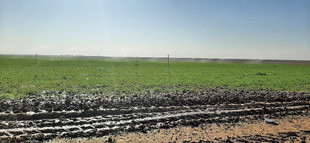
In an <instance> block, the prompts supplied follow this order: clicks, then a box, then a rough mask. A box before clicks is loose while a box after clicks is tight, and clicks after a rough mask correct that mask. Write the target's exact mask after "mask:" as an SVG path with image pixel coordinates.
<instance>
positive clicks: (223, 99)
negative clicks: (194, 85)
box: [0, 90, 310, 142]
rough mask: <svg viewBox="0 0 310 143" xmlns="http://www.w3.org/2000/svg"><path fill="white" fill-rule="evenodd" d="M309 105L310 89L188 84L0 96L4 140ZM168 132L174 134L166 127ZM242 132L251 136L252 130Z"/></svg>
mask: <svg viewBox="0 0 310 143" xmlns="http://www.w3.org/2000/svg"><path fill="white" fill-rule="evenodd" d="M309 107H310V94H309V93H305V92H276V91H235V92H228V91H221V90H203V91H201V92H200V93H196V92H193V91H188V90H184V91H183V92H182V93H166V94H157V95H152V94H150V95H136V96H104V97H102V96H87V95H75V96H66V95H65V93H60V95H41V96H27V97H24V98H20V99H1V100H0V140H1V142H42V141H49V140H52V139H58V138H65V139H72V138H100V137H104V138H105V137H108V136H111V135H117V134H124V135H125V134H127V135H128V134H130V133H147V134H149V133H152V132H154V131H156V130H157V131H159V132H161V131H163V130H165V131H169V130H176V129H180V130H185V132H192V131H191V130H193V129H197V127H200V128H204V129H203V130H206V129H207V128H208V129H210V127H208V126H210V125H211V126H212V125H214V124H217V125H225V126H227V127H230V126H232V125H235V124H237V123H238V124H243V123H245V124H248V123H254V122H258V123H259V122H262V121H264V119H266V118H270V119H274V120H280V119H283V118H286V117H299V116H301V115H303V116H305V118H307V116H306V115H309ZM277 124H278V123H277ZM274 126H276V125H275V124H274ZM189 127H190V128H189ZM187 128H188V129H187ZM166 129H167V130H166ZM240 130H242V129H240ZM303 130H304V131H301V130H300V131H298V132H292V133H291V132H283V134H281V135H280V137H279V138H278V137H277V138H274V139H273V140H274V141H283V140H288V139H287V138H288V136H289V137H290V136H296V135H297V136H301V135H303V134H308V132H309V129H303ZM169 132H170V133H171V132H172V131H169ZM197 134H198V133H197ZM253 135H254V133H253ZM167 136H169V137H170V136H171V135H170V134H168V133H167ZM167 136H166V137H167ZM199 137H201V138H200V140H198V141H199V142H204V141H208V139H207V138H203V137H204V136H199ZM239 137H240V140H241V139H243V140H248V141H251V140H252V138H251V135H249V136H244V135H242V136H239ZM239 137H237V138H236V137H234V138H225V137H219V138H218V141H226V140H227V139H228V140H232V141H237V140H238V139H239ZM305 137H307V136H305ZM262 138H263V139H264V138H265V137H262ZM268 138H269V137H268ZM268 138H267V139H268ZM302 139H303V138H302ZM302 139H301V140H302ZM154 140H156V138H154ZM180 140H182V141H192V139H191V140H189V139H188V138H180ZM180 140H179V139H178V140H175V141H180ZM273 140H272V141H273ZM107 141H110V142H111V141H113V139H111V138H110V139H108V140H107ZM126 141H129V140H126ZM167 141H168V140H167ZM169 141H172V142H173V139H171V140H169ZM169 141H168V142H169ZM163 142H165V141H163Z"/></svg>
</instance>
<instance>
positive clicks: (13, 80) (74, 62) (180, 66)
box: [0, 56, 310, 97]
mask: <svg viewBox="0 0 310 143" xmlns="http://www.w3.org/2000/svg"><path fill="white" fill-rule="evenodd" d="M216 87H225V88H227V89H237V90H241V89H246V90H266V89H268V90H281V91H306V92H309V91H310V66H309V65H285V64H241V63H198V62H170V74H168V65H167V62H164V61H156V62H151V61H142V60H140V61H138V62H137V61H136V60H131V61H124V60H104V59H99V58H79V59H78V58H64V59H63V58H56V57H53V58H51V57H39V58H38V62H36V59H35V57H30V56H28V57H22V56H17V57H13V56H0V96H1V97H21V96H25V95H38V94H41V93H42V92H52V93H53V92H59V91H60V92H64V91H65V92H66V94H69V95H73V94H99V95H106V94H115V95H132V94H139V93H142V94H143V93H145V92H149V93H162V92H177V91H182V90H184V89H189V90H194V91H197V90H200V89H205V88H216Z"/></svg>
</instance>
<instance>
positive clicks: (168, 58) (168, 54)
mask: <svg viewBox="0 0 310 143" xmlns="http://www.w3.org/2000/svg"><path fill="white" fill-rule="evenodd" d="M168 75H170V63H169V54H168Z"/></svg>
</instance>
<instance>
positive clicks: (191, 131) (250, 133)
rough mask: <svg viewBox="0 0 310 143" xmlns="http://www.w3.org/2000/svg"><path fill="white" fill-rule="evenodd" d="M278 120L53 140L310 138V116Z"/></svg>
mask: <svg viewBox="0 0 310 143" xmlns="http://www.w3.org/2000/svg"><path fill="white" fill-rule="evenodd" d="M275 122H276V123H277V124H278V125H274V124H269V123H266V122H264V121H249V122H239V123H223V124H215V123H213V124H202V125H200V126H198V127H189V126H183V127H177V128H171V129H155V130H151V131H148V132H147V133H141V132H138V133H124V134H119V135H113V136H104V137H101V138H92V139H81V138H79V139H55V140H52V141H49V143H97V142H117V143H127V142H134V143H145V142H147V143H158V142H164V143H166V142H176V143H180V142H207V141H211V142H229V141H232V142H246V141H248V142H310V116H288V117H286V118H283V119H275Z"/></svg>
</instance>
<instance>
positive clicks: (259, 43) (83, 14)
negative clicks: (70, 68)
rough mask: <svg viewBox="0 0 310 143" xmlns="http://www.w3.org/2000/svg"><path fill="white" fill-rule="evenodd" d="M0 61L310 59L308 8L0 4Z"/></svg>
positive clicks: (280, 4)
mask: <svg viewBox="0 0 310 143" xmlns="http://www.w3.org/2000/svg"><path fill="white" fill-rule="evenodd" d="M0 54H26V55H27V54H28V55H34V54H39V55H85V56H98V55H99V56H114V57H136V56H139V57H165V56H167V54H170V56H171V57H184V58H225V59H289V60H310V1H308V0H300V1H294V0H261V1H248V0H240V1H235V0H223V1H217V0H196V1H186V0H180V1H174V0H156V1H155V0H154V1H144V0H115V1H108V0H94V1H85V0H76V1H73V0H65V1H63V0H45V1H41V0H28V1H23V0H0Z"/></svg>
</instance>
